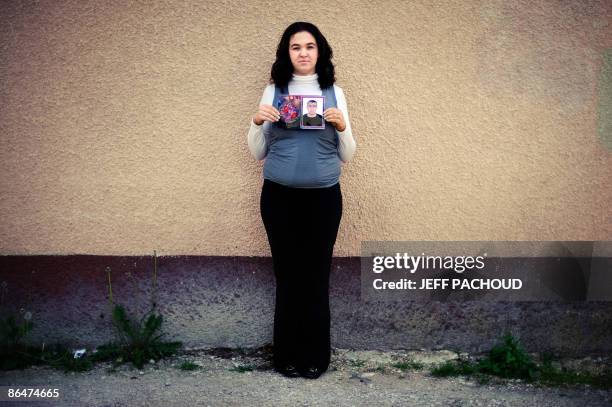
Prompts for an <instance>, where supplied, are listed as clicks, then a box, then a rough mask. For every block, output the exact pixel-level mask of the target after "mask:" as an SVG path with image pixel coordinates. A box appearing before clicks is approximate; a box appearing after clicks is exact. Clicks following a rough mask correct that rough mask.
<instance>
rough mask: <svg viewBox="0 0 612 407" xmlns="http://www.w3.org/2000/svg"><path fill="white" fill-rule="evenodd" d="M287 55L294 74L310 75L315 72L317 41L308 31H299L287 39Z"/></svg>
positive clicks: (317, 50) (317, 53)
mask: <svg viewBox="0 0 612 407" xmlns="http://www.w3.org/2000/svg"><path fill="white" fill-rule="evenodd" d="M289 57H290V58H291V63H292V64H293V73H294V74H296V75H312V74H314V73H315V66H316V65H317V58H318V57H319V48H318V47H317V41H316V40H315V38H314V37H313V36H312V34H311V33H309V32H308V31H300V32H297V33H295V34H293V35H292V36H291V38H290V39H289Z"/></svg>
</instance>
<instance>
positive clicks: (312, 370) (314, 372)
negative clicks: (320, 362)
mask: <svg viewBox="0 0 612 407" xmlns="http://www.w3.org/2000/svg"><path fill="white" fill-rule="evenodd" d="M299 372H300V374H301V375H302V377H305V378H306V379H316V378H318V377H319V376H321V375H322V374H323V373H324V372H325V370H323V369H320V368H318V367H315V366H308V367H305V368H301V369H299Z"/></svg>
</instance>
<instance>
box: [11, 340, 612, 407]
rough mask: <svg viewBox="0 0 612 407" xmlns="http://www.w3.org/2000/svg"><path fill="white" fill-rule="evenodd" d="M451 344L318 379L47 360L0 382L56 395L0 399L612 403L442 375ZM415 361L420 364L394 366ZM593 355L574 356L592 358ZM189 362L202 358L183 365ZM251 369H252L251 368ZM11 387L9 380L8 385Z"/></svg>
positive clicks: (345, 365) (206, 357) (208, 364)
mask: <svg viewBox="0 0 612 407" xmlns="http://www.w3.org/2000/svg"><path fill="white" fill-rule="evenodd" d="M456 356H457V355H456V354H454V353H453V352H449V351H438V352H425V351H422V352H406V351H394V352H380V351H351V350H346V349H334V352H333V355H332V362H331V365H330V368H329V370H328V371H327V372H326V373H325V374H323V375H322V376H321V377H320V378H319V379H316V380H312V379H304V378H301V377H300V378H287V377H284V376H282V375H280V374H278V373H276V372H275V371H274V370H272V366H271V363H270V353H269V351H266V350H264V349H262V350H259V351H252V352H251V351H232V350H223V349H215V350H191V351H187V352H184V353H181V355H179V356H175V357H173V358H169V359H165V360H161V361H157V362H154V363H150V364H147V365H146V366H145V367H144V368H143V369H142V370H137V369H134V368H131V367H130V366H128V365H124V366H120V367H118V368H117V369H116V370H114V371H112V369H111V367H110V364H108V363H107V364H98V365H96V367H95V368H94V369H93V370H91V371H88V372H84V373H67V374H66V373H63V372H61V371H58V370H54V369H50V368H46V367H44V368H43V367H33V368H29V369H27V370H21V371H8V372H0V386H13V387H21V388H23V387H32V386H44V387H45V388H57V389H59V398H58V399H56V400H55V401H51V402H49V401H47V402H41V401H32V402H27V401H18V402H10V401H4V402H2V401H0V404H1V405H15V406H26V405H61V406H264V405H265V406H270V405H273V406H330V405H334V406H454V407H456V406H551V407H552V406H555V407H558V406H581V407H584V406H610V405H612V390H599V389H595V388H591V387H589V386H574V387H565V388H559V387H557V388H547V387H540V386H536V385H532V384H526V383H521V382H519V381H515V380H506V381H502V380H496V381H494V382H490V383H488V384H478V383H477V382H476V381H474V380H470V379H466V378H462V377H455V378H443V379H441V378H436V377H433V376H431V375H430V374H429V373H428V371H429V369H428V366H432V364H434V363H439V362H441V361H444V360H448V359H453V358H456ZM406 360H414V361H417V362H420V363H423V364H424V365H425V368H424V369H421V370H412V369H410V370H404V371H402V370H400V369H398V368H395V367H392V365H393V364H394V363H397V362H398V361H406ZM597 360H600V361H601V359H596V360H593V359H591V358H588V359H586V360H582V361H574V363H578V364H584V363H586V364H591V365H593V366H595V368H597V366H596V365H597V363H594V362H597ZM184 361H191V362H193V363H195V364H196V365H198V369H197V370H194V371H186V370H181V369H179V366H180V365H181V364H182V362H184ZM249 369H252V370H249ZM3 389H4V390H6V387H3Z"/></svg>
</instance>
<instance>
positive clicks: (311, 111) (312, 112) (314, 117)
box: [302, 99, 323, 127]
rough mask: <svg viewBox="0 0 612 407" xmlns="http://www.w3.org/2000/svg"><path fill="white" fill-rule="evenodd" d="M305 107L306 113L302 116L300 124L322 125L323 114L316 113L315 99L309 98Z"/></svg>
mask: <svg viewBox="0 0 612 407" xmlns="http://www.w3.org/2000/svg"><path fill="white" fill-rule="evenodd" d="M307 107H308V113H306V114H305V115H303V116H302V124H303V125H304V126H317V127H320V126H322V125H323V116H321V115H320V114H318V113H317V101H316V100H312V99H311V100H309V101H308V104H307Z"/></svg>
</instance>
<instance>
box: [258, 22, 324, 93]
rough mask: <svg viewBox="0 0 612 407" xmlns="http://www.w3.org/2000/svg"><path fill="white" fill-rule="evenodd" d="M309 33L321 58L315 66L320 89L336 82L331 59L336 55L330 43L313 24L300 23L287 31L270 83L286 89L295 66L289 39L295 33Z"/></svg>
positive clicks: (291, 26) (273, 66)
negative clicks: (292, 60)
mask: <svg viewBox="0 0 612 407" xmlns="http://www.w3.org/2000/svg"><path fill="white" fill-rule="evenodd" d="M301 31H308V32H309V33H310V34H312V36H313V37H314V38H315V41H316V42H317V48H318V50H319V56H318V58H317V64H316V65H315V72H316V73H317V75H318V80H319V87H320V88H321V89H325V88H327V87H330V86H332V85H333V84H334V82H336V77H335V69H334V64H333V63H332V61H331V59H332V58H333V56H334V53H333V51H332V49H331V47H330V46H329V43H328V42H327V40H326V39H325V37H324V36H323V34H321V31H319V29H318V28H317V27H316V26H315V25H314V24H311V23H307V22H304V21H298V22H295V23H293V24H291V25H290V26H289V27H287V28H286V29H285V32H284V33H283V36H282V37H281V40H280V42H279V43H278V47H277V49H276V61H274V64H272V72H271V78H270V83H275V84H276V85H277V86H279V87H285V86H287V84H288V83H289V81H290V80H291V78H292V76H293V64H292V63H291V58H290V57H289V39H290V38H291V36H292V35H293V34H295V33H298V32H301Z"/></svg>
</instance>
